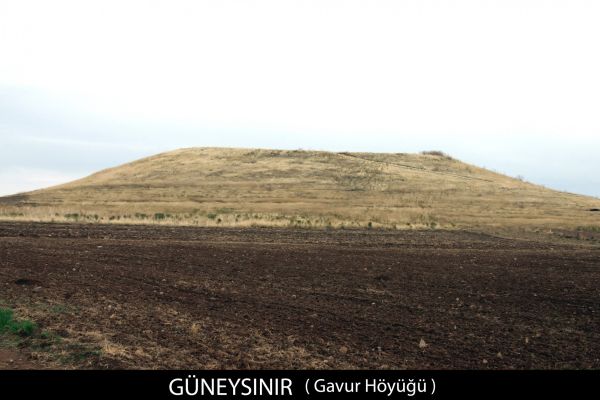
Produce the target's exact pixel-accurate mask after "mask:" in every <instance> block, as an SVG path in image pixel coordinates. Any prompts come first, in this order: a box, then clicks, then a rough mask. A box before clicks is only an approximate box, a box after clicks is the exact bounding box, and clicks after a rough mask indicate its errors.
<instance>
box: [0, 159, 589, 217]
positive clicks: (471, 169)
mask: <svg viewBox="0 0 600 400" xmlns="http://www.w3.org/2000/svg"><path fill="white" fill-rule="evenodd" d="M598 207H600V200H598V199H594V198H590V197H585V196H579V195H574V194H568V193H563V192H557V191H553V190H549V189H546V188H544V187H541V186H537V185H533V184H530V183H527V182H522V181H520V180H517V179H513V178H510V177H507V176H504V175H501V174H497V173H494V172H491V171H488V170H485V169H482V168H479V167H475V166H473V165H469V164H465V163H463V162H460V161H458V160H455V159H453V158H451V157H449V156H446V155H445V154H443V153H441V152H428V153H422V154H398V153H346V152H343V153H333V152H324V151H303V150H268V149H229V148H189V149H181V150H176V151H171V152H167V153H162V154H158V155H155V156H152V157H148V158H144V159H141V160H138V161H134V162H132V163H128V164H125V165H122V166H119V167H116V168H110V169H107V170H104V171H100V172H98V173H95V174H93V175H91V176H89V177H87V178H84V179H81V180H78V181H75V182H71V183H68V184H65V185H61V186H57V187H53V188H49V189H44V190H38V191H34V192H30V193H25V194H21V195H17V196H9V197H5V198H2V199H0V216H4V217H10V216H12V218H17V219H30V220H31V219H34V220H64V219H67V220H73V219H74V220H78V221H82V220H83V221H98V222H107V221H109V222H110V221H112V222H139V223H150V222H152V223H156V222H160V223H172V224H181V225H188V224H189V225H228V226H231V225H234V226H246V225H270V226H288V225H292V226H304V227H314V226H332V227H341V226H371V227H377V226H382V227H388V228H390V227H391V228H397V229H399V228H421V227H428V228H437V227H444V228H453V227H458V228H472V227H497V228H501V227H530V228H545V227H575V226H582V225H587V224H590V222H592V223H594V221H595V220H600V218H599V217H598V216H596V215H595V214H594V213H591V212H589V210H590V209H592V208H598ZM590 218H592V219H593V221H591V220H590ZM598 222H599V221H595V223H598Z"/></svg>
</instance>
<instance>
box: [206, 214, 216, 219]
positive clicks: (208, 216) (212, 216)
mask: <svg viewBox="0 0 600 400" xmlns="http://www.w3.org/2000/svg"><path fill="white" fill-rule="evenodd" d="M206 217H207V218H208V219H215V218H217V214H216V213H208V214H206Z"/></svg>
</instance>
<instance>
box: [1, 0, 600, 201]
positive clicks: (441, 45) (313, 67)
mask: <svg viewBox="0 0 600 400" xmlns="http://www.w3.org/2000/svg"><path fill="white" fill-rule="evenodd" d="M599 21H600V2H598V1H593V0H589V1H583V0H564V1H561V0H555V1H552V0H539V1H536V0H515V1H512V0H501V1H485V0H473V1H466V0H465V1H461V0H455V1H428V0H415V1H411V0H403V1H378V0H365V1H352V0H339V1H334V0H331V1H328V0H317V1H306V0H305V1H286V0H273V1H252V0H239V1H230V0H214V1H201V0H193V1H181V0H168V1H151V0H143V1H128V0H118V1H107V0H102V1H85V0H76V1H61V0H53V1H28V0H14V1H5V0H0V195H2V194H11V193H16V192H20V191H25V190H30V189H34V188H40V187H46V186H49V185H53V184H57V183H62V182H66V181H69V180H71V179H74V178H78V177H82V176H85V175H87V174H89V173H91V172H94V171H96V170H98V169H101V168H106V167H110V166H114V165H117V164H120V163H124V162H128V161H131V160H133V159H136V158H139V157H142V156H146V155H151V154H154V153H157V152H160V151H165V150H170V149H175V148H179V147H190V146H228V147H268V148H285V149H297V148H303V149H317V150H334V151H343V150H350V151H389V152H416V151H422V150H433V149H436V150H437V149H439V150H443V151H445V152H447V153H450V154H451V155H453V156H455V157H457V158H460V159H462V160H464V161H466V162H470V163H473V164H476V165H479V166H484V167H487V168H490V169H494V170H496V171H499V172H503V173H506V174H509V175H512V176H516V175H522V176H524V177H525V178H526V179H527V180H529V181H532V182H535V183H540V184H544V185H546V186H549V187H552V188H555V189H559V190H567V191H571V192H576V193H583V194H589V195H594V196H600V156H599V153H600V73H599V71H600V51H599V49H600V23H599Z"/></svg>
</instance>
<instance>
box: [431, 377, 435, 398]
mask: <svg viewBox="0 0 600 400" xmlns="http://www.w3.org/2000/svg"><path fill="white" fill-rule="evenodd" d="M431 383H432V384H433V390H432V391H431V395H432V396H433V394H434V393H435V379H433V378H431Z"/></svg>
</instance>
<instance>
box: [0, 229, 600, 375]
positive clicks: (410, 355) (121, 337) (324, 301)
mask: <svg viewBox="0 0 600 400" xmlns="http://www.w3.org/2000/svg"><path fill="white" fill-rule="evenodd" d="M0 304H2V306H3V307H11V308H13V309H15V311H16V314H17V315H18V316H19V317H22V318H30V319H32V320H35V322H37V323H38V325H39V326H40V329H43V330H45V331H47V332H52V333H53V334H55V335H56V336H60V337H62V339H61V341H60V344H56V345H54V344H52V345H50V346H46V347H45V348H44V350H40V349H38V348H37V347H27V346H22V347H23V348H22V349H21V350H20V351H21V352H28V357H29V359H31V360H35V362H37V363H38V365H39V363H44V365H46V366H49V367H57V368H62V367H76V368H200V369H202V368H365V369H372V368H410V369H432V368H435V369H440V368H441V369H446V368H451V369H454V368H460V369H465V368H466V369H480V368H495V369H496V368H501V369H508V368H518V369H531V368H552V369H556V368H577V369H583V368H594V369H597V368H600V249H599V248H598V247H583V246H578V245H568V244H560V245H559V244H551V243H541V242H531V241H519V240H510V239H500V238H495V237H491V236H486V235H481V234H475V233H468V232H444V231H441V232H438V231H406V232H382V231H374V230H373V231H370V230H363V231H310V230H286V229H271V228H268V229H267V228H265V229H263V228H256V229H216V228H205V229H202V228H175V227H174V228H171V227H156V226H118V225H117V226H115V225H64V224H23V223H8V222H4V223H0ZM73 349H79V350H78V351H79V353H76V354H74V355H73ZM69 352H71V353H69ZM1 367H5V364H4V363H3V364H0V368H1Z"/></svg>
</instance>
